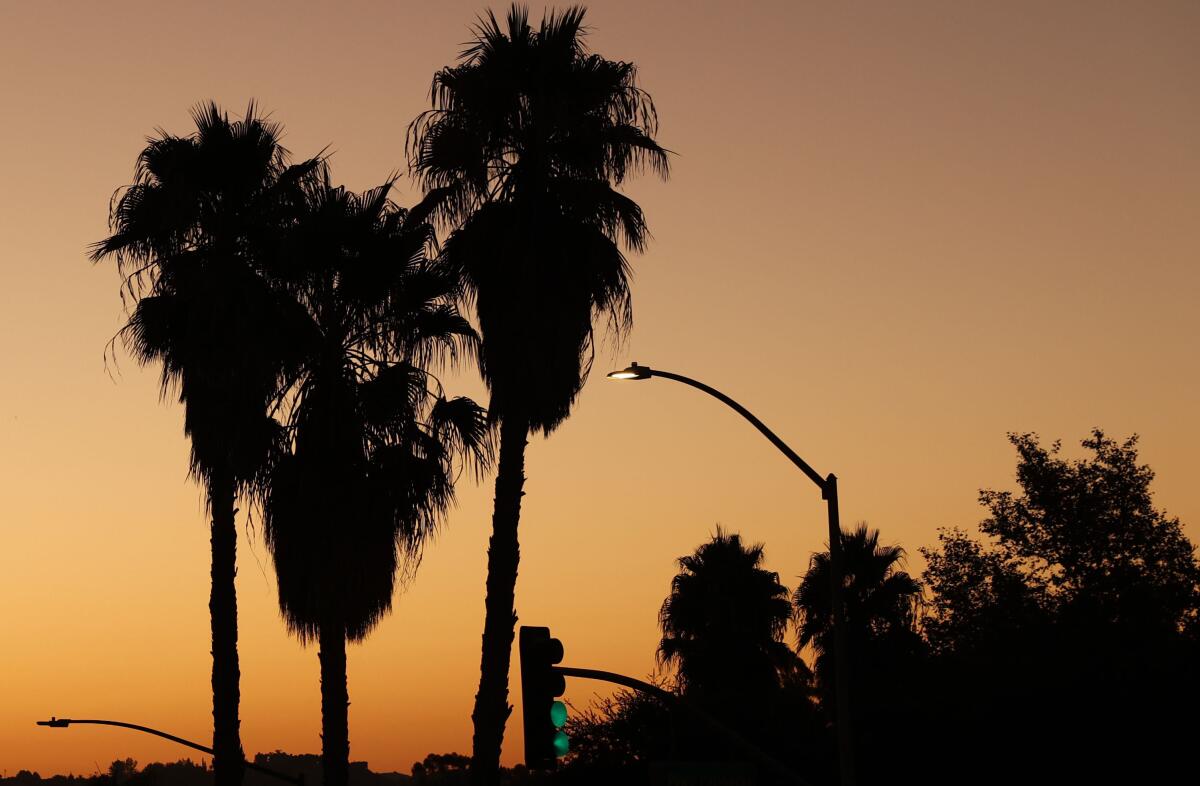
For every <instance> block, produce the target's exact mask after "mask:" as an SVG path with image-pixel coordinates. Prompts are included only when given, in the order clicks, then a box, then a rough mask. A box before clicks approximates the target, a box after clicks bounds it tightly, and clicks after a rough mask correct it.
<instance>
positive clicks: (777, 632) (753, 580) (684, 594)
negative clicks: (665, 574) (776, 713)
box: [658, 527, 802, 725]
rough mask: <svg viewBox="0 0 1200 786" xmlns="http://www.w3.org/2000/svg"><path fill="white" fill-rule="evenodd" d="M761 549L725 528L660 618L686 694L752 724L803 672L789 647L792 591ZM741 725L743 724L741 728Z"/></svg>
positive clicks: (685, 563)
mask: <svg viewBox="0 0 1200 786" xmlns="http://www.w3.org/2000/svg"><path fill="white" fill-rule="evenodd" d="M762 562H763V546H762V544H755V545H745V544H743V543H742V540H741V536H739V535H738V534H737V533H732V534H726V533H724V532H723V531H722V530H721V528H720V527H718V528H717V532H716V534H715V535H714V536H713V537H712V539H711V540H709V541H708V542H707V543H705V544H703V545H701V546H700V548H698V549H696V552H695V553H694V554H689V555H687V556H685V557H680V558H679V568H680V570H679V573H678V575H676V576H675V578H673V579H672V580H671V594H670V595H668V596H667V599H666V600H665V601H663V605H662V609H661V610H660V612H659V615H658V619H659V625H660V627H661V628H662V632H663V636H662V641H661V642H660V643H659V646H658V659H659V662H660V663H663V664H666V665H671V666H674V667H675V669H676V675H677V681H678V685H679V688H680V689H681V690H682V691H683V693H684V694H685V695H691V696H693V697H694V698H697V699H698V700H700V701H702V702H704V703H710V704H714V705H716V707H717V708H718V711H720V712H722V714H726V715H728V714H729V713H730V712H734V713H735V714H737V715H740V716H743V717H741V718H737V719H735V722H737V721H743V722H744V721H745V720H746V718H747V717H750V716H752V715H753V714H754V707H755V706H757V705H759V704H761V702H762V701H763V700H764V699H766V698H768V697H770V696H772V695H773V694H775V693H777V692H778V691H779V690H780V688H782V687H783V686H784V685H785V684H787V683H788V682H790V681H791V680H792V679H793V678H794V677H795V676H797V675H798V672H799V671H800V670H801V668H802V663H801V661H800V660H799V659H798V658H797V657H796V654H795V653H794V652H793V651H792V650H791V648H790V647H788V645H787V644H786V643H784V635H785V633H786V632H787V627H788V624H789V622H790V621H791V618H792V608H791V603H790V602H789V600H788V588H787V587H785V586H783V585H782V584H780V583H779V574H778V573H774V572H771V571H768V570H766V569H764V568H763V567H762ZM739 725H741V723H739Z"/></svg>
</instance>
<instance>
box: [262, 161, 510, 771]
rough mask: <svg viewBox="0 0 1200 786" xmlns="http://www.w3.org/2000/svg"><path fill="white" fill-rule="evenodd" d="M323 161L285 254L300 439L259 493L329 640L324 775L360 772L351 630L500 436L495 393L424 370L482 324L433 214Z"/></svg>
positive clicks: (290, 621) (278, 548)
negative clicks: (351, 691)
mask: <svg viewBox="0 0 1200 786" xmlns="http://www.w3.org/2000/svg"><path fill="white" fill-rule="evenodd" d="M321 174H322V177H321V178H320V179H319V180H317V181H316V182H315V183H314V184H313V185H312V187H311V188H309V189H308V194H307V197H308V198H307V205H306V207H305V212H304V214H303V215H302V217H301V218H300V220H299V222H298V225H297V226H296V227H295V229H294V232H293V234H292V235H291V237H290V238H289V240H288V242H287V246H286V248H285V250H284V251H283V253H282V255H281V261H282V262H283V264H284V266H283V267H282V268H281V270H280V271H279V275H280V277H281V279H282V280H283V281H284V284H285V286H286V288H287V289H288V290H289V291H290V292H292V293H293V295H294V296H295V297H296V298H297V300H298V302H299V303H300V304H301V305H302V307H303V309H304V311H305V313H306V316H307V324H306V326H305V329H304V330H303V331H302V332H301V333H299V334H298V335H297V336H296V338H297V343H298V344H299V345H300V346H302V347H303V348H304V352H305V356H304V362H303V366H302V367H301V370H300V373H299V374H298V375H297V376H296V378H295V379H294V380H293V386H292V387H291V388H290V390H289V391H288V393H287V399H288V400H289V402H290V405H291V406H290V417H289V426H290V429H291V433H292V434H293V436H294V439H293V442H292V444H291V446H290V449H289V450H288V451H287V452H286V453H285V454H284V455H283V456H282V457H281V459H280V460H279V461H278V463H277V464H276V465H275V466H274V468H273V470H272V471H271V473H270V474H269V475H268V476H267V478H266V479H265V482H264V484H263V488H262V490H261V493H262V502H263V511H264V517H263V521H264V532H265V536H266V542H267V545H268V547H269V548H270V550H271V554H272V557H273V559H274V562H275V572H276V576H277V579H278V586H279V605H280V610H281V612H282V614H283V617H284V619H285V620H286V622H287V625H288V627H289V628H290V629H291V631H292V632H293V633H294V634H296V635H297V636H298V637H299V638H300V640H301V641H302V642H304V643H309V642H313V641H315V642H317V643H318V644H319V647H320V651H319V660H320V665H321V717H322V727H321V728H322V735H321V736H322V747H323V751H322V763H323V768H324V783H325V785H326V786H346V784H347V780H348V776H349V756H350V742H349V732H348V719H347V705H348V703H349V700H348V693H347V687H346V642H347V640H349V641H352V642H354V641H361V640H363V639H364V638H365V637H366V636H367V635H368V634H369V633H370V632H371V630H372V629H373V628H374V627H375V625H376V624H378V622H379V621H380V619H381V618H382V617H383V615H385V614H386V613H387V612H388V611H389V610H390V609H391V605H392V595H393V592H394V589H395V584H396V578H397V571H398V570H401V571H402V573H403V575H411V571H412V570H413V569H415V565H416V562H417V561H418V560H419V557H420V553H421V548H422V546H423V544H424V543H425V541H426V540H427V539H428V537H429V536H430V535H431V534H432V533H433V531H434V530H435V528H436V527H437V525H438V523H439V521H440V519H441V518H442V516H443V515H444V514H445V512H446V510H447V508H448V507H449V506H450V504H451V503H452V501H453V498H454V480H455V472H456V467H457V465H458V463H459V460H460V459H461V458H463V457H464V456H465V457H466V458H467V459H468V460H470V461H472V462H473V464H474V466H475V467H476V468H477V469H482V467H483V466H485V465H487V464H488V463H489V461H490V442H489V439H488V436H489V433H488V425H487V421H486V417H485V414H484V412H483V410H482V408H480V407H478V406H477V405H476V404H475V403H474V402H472V401H471V400H469V399H466V398H456V399H447V398H446V397H445V396H444V395H443V394H442V393H441V390H440V385H439V384H438V383H437V380H436V379H435V378H433V377H432V376H431V375H430V373H429V372H428V371H426V370H425V369H426V367H427V366H428V365H429V364H430V363H431V361H436V360H438V359H439V358H442V357H444V356H446V355H449V356H450V357H451V359H454V358H457V357H458V356H459V355H460V353H461V352H462V351H464V350H471V349H473V346H474V343H475V340H476V337H475V332H474V330H473V329H472V328H471V327H470V325H469V324H468V323H467V322H466V321H465V320H464V319H462V318H461V317H460V316H458V314H457V312H456V311H455V309H454V307H453V305H452V300H453V297H454V294H455V292H454V282H453V281H452V280H451V279H449V278H447V277H446V276H445V275H443V274H440V273H437V272H436V271H433V270H431V268H430V266H429V263H428V261H427V260H426V258H425V254H424V249H425V247H426V245H427V243H428V242H429V241H430V239H431V237H432V231H431V229H430V228H429V227H428V226H426V225H421V224H419V223H418V224H411V223H408V222H406V220H405V219H406V213H405V211H403V210H400V209H398V208H396V207H395V206H394V205H393V204H392V203H391V202H389V201H388V199H387V194H388V191H389V188H390V186H391V184H390V183H388V184H385V185H384V186H382V187H380V188H377V189H374V190H373V191H368V192H366V193H365V194H361V195H358V194H353V193H350V192H347V191H346V190H345V189H343V188H334V187H332V186H331V185H330V184H329V181H328V171H327V170H324V169H323V171H322V173H321Z"/></svg>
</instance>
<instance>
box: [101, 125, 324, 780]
mask: <svg viewBox="0 0 1200 786" xmlns="http://www.w3.org/2000/svg"><path fill="white" fill-rule="evenodd" d="M193 119H194V121H195V124H196V131H195V132H194V133H192V134H190V135H188V136H182V137H180V136H174V135H171V134H167V133H165V132H162V131H160V132H159V133H158V135H157V136H155V137H153V138H152V139H150V140H149V143H148V144H147V146H146V148H145V149H144V150H143V151H142V152H141V154H140V155H139V156H138V160H137V167H136V170H135V178H134V183H133V184H132V185H131V186H128V187H127V188H126V189H124V191H123V192H121V193H120V195H119V197H117V198H115V199H114V202H113V207H112V211H111V217H110V228H111V231H112V234H111V235H110V236H109V237H107V238H105V239H104V240H102V241H100V242H99V243H97V244H95V246H93V249H92V258H93V260H96V261H99V260H101V259H105V258H109V257H113V258H115V259H116V261H117V265H118V269H119V270H120V272H121V273H122V275H123V276H124V277H125V278H124V281H125V283H124V285H123V288H122V298H123V299H124V298H125V297H132V298H133V299H134V300H135V301H136V302H135V305H134V307H133V309H132V312H131V314H130V317H129V321H128V323H127V324H126V326H125V327H124V328H123V329H122V330H121V332H120V336H121V338H122V339H123V340H124V342H125V344H126V346H127V347H128V349H129V351H130V352H131V353H132V354H133V356H134V357H135V358H136V359H137V360H138V361H139V362H140V363H142V364H149V363H158V364H160V365H161V368H162V395H163V397H164V398H165V397H166V396H168V395H169V394H171V393H172V392H177V394H178V397H179V401H180V402H181V403H183V405H184V432H185V433H186V434H187V435H188V437H189V438H190V440H191V472H192V475H193V476H195V477H196V478H198V479H199V480H200V481H201V482H203V483H204V485H205V486H206V489H207V502H208V507H209V510H210V511H211V514H212V590H211V595H210V599H209V611H210V615H211V621H212V656H213V669H212V689H213V750H214V756H213V767H214V770H215V774H216V783H217V786H237V785H238V784H240V783H241V778H242V763H243V754H242V748H241V741H240V736H239V730H238V727H239V721H238V703H239V668H238V653H237V594H236V589H235V585H234V576H235V573H236V559H237V530H236V528H235V524H234V515H235V509H234V504H235V499H236V498H237V496H238V494H239V493H240V492H241V491H244V490H246V489H247V488H248V487H250V486H252V485H253V484H254V482H255V481H256V479H257V478H258V477H259V476H260V474H261V472H262V471H263V468H264V467H265V466H266V465H267V463H268V457H269V455H270V454H271V452H272V450H273V449H274V447H275V446H276V445H277V443H278V436H279V432H278V429H277V427H276V426H275V424H274V421H273V420H272V419H271V418H270V417H269V416H268V414H267V411H268V406H269V404H270V402H271V401H272V399H273V398H274V397H275V395H276V393H277V391H278V388H279V385H280V383H281V380H282V379H283V378H284V377H285V376H286V374H287V369H288V367H289V364H290V362H291V361H290V358H289V348H288V344H287V342H286V341H283V340H281V339H282V338H283V337H284V336H285V335H286V334H287V332H288V330H287V328H286V327H285V325H286V324H287V323H288V322H289V320H290V319H291V318H292V316H293V315H294V310H293V309H291V308H289V304H288V301H287V300H286V298H281V297H280V296H279V295H278V293H276V292H275V291H274V290H273V289H272V287H271V286H270V285H269V284H268V282H267V281H266V280H265V279H264V278H263V277H262V275H261V263H262V258H261V252H262V251H263V249H265V248H267V247H268V246H269V245H271V241H270V240H269V239H270V238H272V237H274V236H275V235H274V233H275V232H276V230H277V229H278V227H279V226H280V224H279V221H280V218H281V216H282V215H284V214H285V212H286V211H285V206H286V203H287V202H288V201H289V200H290V199H292V198H294V194H295V192H296V188H295V187H296V185H297V183H298V182H299V180H300V179H301V178H302V177H303V176H304V173H305V172H307V171H309V170H310V169H311V168H312V166H313V162H311V161H310V162H305V163H304V164H300V165H296V166H289V165H288V154H287V151H286V150H285V149H284V148H283V147H282V146H281V145H280V144H279V137H280V128H279V126H278V125H276V124H274V123H271V122H267V121H266V120H264V119H263V118H262V117H260V116H259V115H258V113H257V110H256V109H255V107H254V105H253V104H251V105H250V107H249V108H248V109H247V111H246V115H245V117H244V118H243V119H241V120H238V121H231V120H230V119H229V117H228V115H226V114H225V113H224V112H222V111H221V110H220V109H219V108H218V107H217V106H216V105H215V104H212V103H210V104H207V105H204V106H201V107H198V108H197V109H196V110H195V111H194V113H193Z"/></svg>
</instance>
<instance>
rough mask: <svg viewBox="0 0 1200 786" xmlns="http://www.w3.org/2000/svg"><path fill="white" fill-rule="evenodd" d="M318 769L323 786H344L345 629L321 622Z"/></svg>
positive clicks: (347, 766) (347, 749) (346, 726)
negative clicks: (319, 751) (319, 766)
mask: <svg viewBox="0 0 1200 786" xmlns="http://www.w3.org/2000/svg"><path fill="white" fill-rule="evenodd" d="M320 647H321V651H320V654H319V657H320V660H321V769H322V772H323V774H324V781H325V783H324V786H347V782H348V781H349V778H350V726H349V719H348V718H347V708H348V707H349V706H350V694H349V692H348V691H347V689H346V626H345V625H342V624H339V623H322V624H321V633H320Z"/></svg>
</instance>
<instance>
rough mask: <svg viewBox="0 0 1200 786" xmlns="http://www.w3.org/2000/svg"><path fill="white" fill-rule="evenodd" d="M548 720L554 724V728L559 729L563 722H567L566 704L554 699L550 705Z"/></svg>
mask: <svg viewBox="0 0 1200 786" xmlns="http://www.w3.org/2000/svg"><path fill="white" fill-rule="evenodd" d="M550 722H551V723H553V724H554V728H556V729H561V728H562V727H563V724H564V723H566V722H567V705H566V704H563V703H562V702H561V701H556V702H554V703H553V704H551V705H550Z"/></svg>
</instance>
